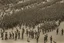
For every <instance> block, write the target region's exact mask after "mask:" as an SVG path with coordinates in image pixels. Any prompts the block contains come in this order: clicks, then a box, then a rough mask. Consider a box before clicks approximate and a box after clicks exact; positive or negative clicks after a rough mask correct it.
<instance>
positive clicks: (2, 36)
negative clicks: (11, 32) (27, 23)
mask: <svg viewBox="0 0 64 43" xmlns="http://www.w3.org/2000/svg"><path fill="white" fill-rule="evenodd" d="M3 33H4V32H2V30H1V38H2V40H3V36H4V34H3Z"/></svg>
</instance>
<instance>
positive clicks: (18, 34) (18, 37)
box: [18, 31, 20, 39]
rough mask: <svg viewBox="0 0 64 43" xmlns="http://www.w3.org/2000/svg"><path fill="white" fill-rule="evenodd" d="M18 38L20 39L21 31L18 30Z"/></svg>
mask: <svg viewBox="0 0 64 43" xmlns="http://www.w3.org/2000/svg"><path fill="white" fill-rule="evenodd" d="M18 39H20V31H18Z"/></svg>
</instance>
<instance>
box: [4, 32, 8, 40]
mask: <svg viewBox="0 0 64 43" xmlns="http://www.w3.org/2000/svg"><path fill="white" fill-rule="evenodd" d="M7 36H8V35H7V32H5V40H7V39H8V37H7Z"/></svg>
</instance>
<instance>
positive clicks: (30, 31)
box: [1, 24, 63, 43]
mask: <svg viewBox="0 0 64 43" xmlns="http://www.w3.org/2000/svg"><path fill="white" fill-rule="evenodd" d="M41 26H42V24H41V25H40V24H39V25H38V26H35V27H26V26H23V27H22V26H21V29H20V28H19V27H18V28H14V29H11V30H10V29H9V30H3V29H2V30H1V39H2V40H10V39H14V40H18V39H22V40H23V39H24V38H25V35H26V37H27V42H30V38H31V39H36V42H37V43H38V42H39V38H40V33H41V32H42V34H46V33H48V32H51V31H53V30H54V29H52V28H51V29H43V28H40V27H41ZM58 31H59V30H58V29H57V31H56V32H57V34H58ZM62 34H63V30H62ZM47 39H48V35H47V34H46V35H45V36H44V43H46V42H47ZM54 42H55V41H54ZM50 43H52V36H51V37H50Z"/></svg>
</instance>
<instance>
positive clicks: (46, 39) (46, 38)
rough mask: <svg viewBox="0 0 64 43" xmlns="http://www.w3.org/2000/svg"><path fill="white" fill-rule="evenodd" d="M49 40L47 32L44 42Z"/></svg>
mask: <svg viewBox="0 0 64 43" xmlns="http://www.w3.org/2000/svg"><path fill="white" fill-rule="evenodd" d="M47 41H48V35H47V34H46V35H45V37H44V43H46V42H47Z"/></svg>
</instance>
